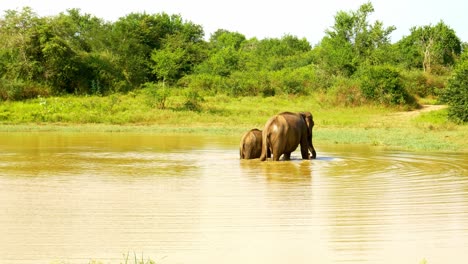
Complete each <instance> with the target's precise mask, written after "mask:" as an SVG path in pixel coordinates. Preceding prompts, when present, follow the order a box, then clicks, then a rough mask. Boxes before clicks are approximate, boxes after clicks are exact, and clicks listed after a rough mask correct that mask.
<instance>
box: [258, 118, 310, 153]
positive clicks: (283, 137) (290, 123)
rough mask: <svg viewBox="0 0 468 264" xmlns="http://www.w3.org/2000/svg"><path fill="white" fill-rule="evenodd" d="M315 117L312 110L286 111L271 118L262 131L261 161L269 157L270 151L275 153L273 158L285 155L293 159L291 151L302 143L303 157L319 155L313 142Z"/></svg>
mask: <svg viewBox="0 0 468 264" xmlns="http://www.w3.org/2000/svg"><path fill="white" fill-rule="evenodd" d="M313 127H314V119H313V117H312V114H311V113H310V112H300V113H290V112H284V113H280V114H278V115H275V116H273V117H272V118H270V119H269V120H268V121H267V123H266V124H265V128H264V129H263V132H262V140H263V143H262V154H261V156H260V160H261V161H265V160H266V159H267V156H268V155H267V154H268V152H271V154H272V155H273V157H272V160H275V161H277V160H279V158H280V157H281V155H284V159H285V160H289V159H291V153H292V152H293V151H295V150H296V148H297V146H298V145H299V144H300V145H301V155H302V159H309V158H310V156H309V152H308V151H310V152H311V153H312V158H313V159H315V158H316V157H317V153H316V152H315V149H314V145H313V144H312V129H313Z"/></svg>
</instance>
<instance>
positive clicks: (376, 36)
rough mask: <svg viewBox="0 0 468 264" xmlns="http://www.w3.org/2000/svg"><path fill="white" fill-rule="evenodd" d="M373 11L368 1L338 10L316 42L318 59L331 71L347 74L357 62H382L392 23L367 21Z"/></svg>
mask: <svg viewBox="0 0 468 264" xmlns="http://www.w3.org/2000/svg"><path fill="white" fill-rule="evenodd" d="M372 12H374V7H373V6H372V4H371V3H370V2H368V3H366V4H363V5H361V6H360V7H359V9H358V10H357V11H351V12H345V11H340V12H338V13H337V15H336V16H335V24H334V26H333V27H332V28H331V29H329V30H327V31H326V32H325V33H326V36H325V37H324V38H323V39H322V42H321V43H320V46H321V47H320V50H319V51H320V52H319V59H320V62H321V63H322V64H323V65H324V67H326V68H327V70H328V71H329V72H330V73H331V74H342V75H344V76H351V75H352V74H353V73H354V72H355V71H356V70H357V69H358V67H359V66H360V65H376V64H381V63H383V62H385V60H386V56H385V52H382V51H385V50H386V49H389V47H390V37H389V36H390V34H391V33H392V32H393V31H394V30H395V27H393V26H391V27H387V28H385V27H384V26H383V23H382V22H381V21H375V22H374V24H373V25H371V24H370V23H369V22H368V17H369V15H370V14H371V13H372Z"/></svg>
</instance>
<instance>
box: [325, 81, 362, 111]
mask: <svg viewBox="0 0 468 264" xmlns="http://www.w3.org/2000/svg"><path fill="white" fill-rule="evenodd" d="M327 93H328V95H330V96H328V98H329V100H328V101H330V103H331V104H332V105H339V106H360V105H363V104H364V103H365V102H366V99H365V98H364V97H363V95H362V92H361V90H360V84H359V80H356V79H351V78H346V77H336V80H335V83H334V84H333V86H332V87H331V88H330V89H328V91H327Z"/></svg>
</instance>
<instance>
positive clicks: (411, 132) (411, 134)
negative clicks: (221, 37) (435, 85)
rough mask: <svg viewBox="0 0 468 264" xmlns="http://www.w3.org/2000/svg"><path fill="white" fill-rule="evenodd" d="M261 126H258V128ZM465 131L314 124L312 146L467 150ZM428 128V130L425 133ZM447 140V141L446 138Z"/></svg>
mask: <svg viewBox="0 0 468 264" xmlns="http://www.w3.org/2000/svg"><path fill="white" fill-rule="evenodd" d="M247 129H248V128H246V127H244V126H220V125H219V124H217V125H209V124H206V125H205V126H201V125H193V126H178V127H175V126H170V125H158V124H124V125H114V124H70V123H34V124H1V125H0V133H2V134H8V133H31V132H32V133H142V134H148V133H150V134H161V135H164V134H181V135H183V134H191V135H207V136H227V137H238V138H239V140H240V138H241V136H242V134H243V133H244V132H245V131H246V130H247ZM260 129H261V128H260ZM465 130H466V129H464V131H457V129H453V130H442V129H433V128H432V127H431V126H429V127H407V126H403V127H387V126H381V125H379V126H375V127H366V126H363V127H336V126H316V127H315V128H314V132H313V133H314V134H313V141H314V145H317V146H319V145H320V144H327V145H330V144H331V145H340V144H341V145H348V144H353V145H354V144H356V145H366V146H370V147H376V148H384V149H389V150H401V151H430V152H458V153H465V152H468V145H467V144H466V143H464V141H463V140H464V138H463V135H464V134H465V135H466V133H465ZM428 131H431V133H428ZM448 139H450V140H448Z"/></svg>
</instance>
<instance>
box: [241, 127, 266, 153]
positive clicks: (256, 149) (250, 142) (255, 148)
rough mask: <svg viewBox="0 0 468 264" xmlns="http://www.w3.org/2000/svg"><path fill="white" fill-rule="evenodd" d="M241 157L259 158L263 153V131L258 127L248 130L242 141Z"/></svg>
mask: <svg viewBox="0 0 468 264" xmlns="http://www.w3.org/2000/svg"><path fill="white" fill-rule="evenodd" d="M239 153H240V158H241V159H257V158H260V155H261V154H262V131H261V130H258V129H256V128H254V129H251V130H249V131H248V132H246V133H245V134H244V135H243V136H242V138H241V141H240V146H239Z"/></svg>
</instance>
